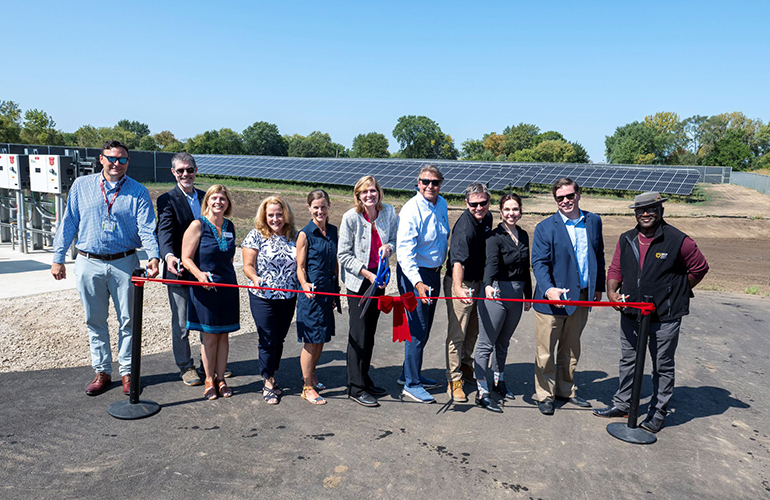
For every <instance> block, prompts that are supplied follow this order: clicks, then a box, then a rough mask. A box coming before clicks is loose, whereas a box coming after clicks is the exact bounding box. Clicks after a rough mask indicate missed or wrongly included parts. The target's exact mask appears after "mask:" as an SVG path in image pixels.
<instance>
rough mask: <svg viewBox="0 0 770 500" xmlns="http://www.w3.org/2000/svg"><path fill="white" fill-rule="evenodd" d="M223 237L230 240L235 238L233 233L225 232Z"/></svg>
mask: <svg viewBox="0 0 770 500" xmlns="http://www.w3.org/2000/svg"><path fill="white" fill-rule="evenodd" d="M222 237H223V238H228V239H230V238H234V236H233V233H231V232H229V231H223V232H222Z"/></svg>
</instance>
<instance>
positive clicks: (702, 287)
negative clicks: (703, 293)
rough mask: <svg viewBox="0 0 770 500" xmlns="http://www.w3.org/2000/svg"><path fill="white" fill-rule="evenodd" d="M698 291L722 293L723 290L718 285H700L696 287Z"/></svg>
mask: <svg viewBox="0 0 770 500" xmlns="http://www.w3.org/2000/svg"><path fill="white" fill-rule="evenodd" d="M698 290H708V291H712V292H724V291H725V288H724V287H723V286H719V285H712V284H708V285H700V286H698Z"/></svg>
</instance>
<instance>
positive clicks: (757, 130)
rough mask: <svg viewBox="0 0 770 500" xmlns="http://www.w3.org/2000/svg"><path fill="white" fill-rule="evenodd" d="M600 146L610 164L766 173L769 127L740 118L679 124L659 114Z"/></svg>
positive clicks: (673, 116) (676, 118)
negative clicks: (757, 170)
mask: <svg viewBox="0 0 770 500" xmlns="http://www.w3.org/2000/svg"><path fill="white" fill-rule="evenodd" d="M604 145H605V156H606V157H607V161H609V162H610V163H631V164H639V165H721V166H725V167H732V168H733V169H735V170H755V169H764V168H770V124H766V123H763V122H762V120H752V119H751V118H748V117H746V115H744V114H743V113H740V112H734V113H722V114H719V115H713V116H701V115H695V116H691V117H689V118H685V119H680V117H679V115H678V114H676V113H672V112H669V111H663V112H659V113H655V114H654V115H649V116H646V117H645V118H644V121H641V122H640V121H635V122H632V123H627V124H626V125H623V126H621V127H618V128H617V129H616V130H615V133H614V134H612V135H611V136H607V137H606V139H605V141H604Z"/></svg>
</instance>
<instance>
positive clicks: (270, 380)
mask: <svg viewBox="0 0 770 500" xmlns="http://www.w3.org/2000/svg"><path fill="white" fill-rule="evenodd" d="M296 234H297V230H296V229H295V228H294V215H293V214H292V211H291V207H290V206H289V204H288V203H287V202H286V201H285V200H284V199H283V198H281V197H280V196H269V197H267V198H265V199H264V200H262V203H261V204H260V205H259V209H258V210H257V216H256V217H255V218H254V229H252V230H251V232H249V234H248V235H247V236H246V238H245V239H244V240H243V243H242V244H241V250H242V252H243V273H244V274H245V275H246V276H247V277H248V278H249V286H263V287H267V288H283V289H289V290H296V289H297V243H296V241H295V240H296ZM249 292H250V293H249V305H250V306H251V315H252V316H253V317H254V323H255V324H256V325H257V333H258V334H259V372H260V374H261V375H262V379H263V380H264V386H263V387H262V398H263V399H264V400H265V403H267V404H271V405H277V404H278V402H279V400H280V399H279V398H280V396H281V393H282V391H281V389H280V387H278V384H277V382H276V381H275V373H276V372H277V371H278V365H279V364H280V362H281V356H282V355H283V341H284V340H285V339H286V334H287V333H288V332H289V327H290V326H291V320H292V318H293V317H294V307H295V305H296V303H297V294H296V293H294V292H280V291H274V290H256V289H249Z"/></svg>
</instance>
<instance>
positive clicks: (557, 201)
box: [554, 193, 575, 203]
mask: <svg viewBox="0 0 770 500" xmlns="http://www.w3.org/2000/svg"><path fill="white" fill-rule="evenodd" d="M554 198H556V203H561V202H562V201H564V198H567V199H568V200H574V199H575V193H570V194H565V195H564V196H554Z"/></svg>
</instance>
